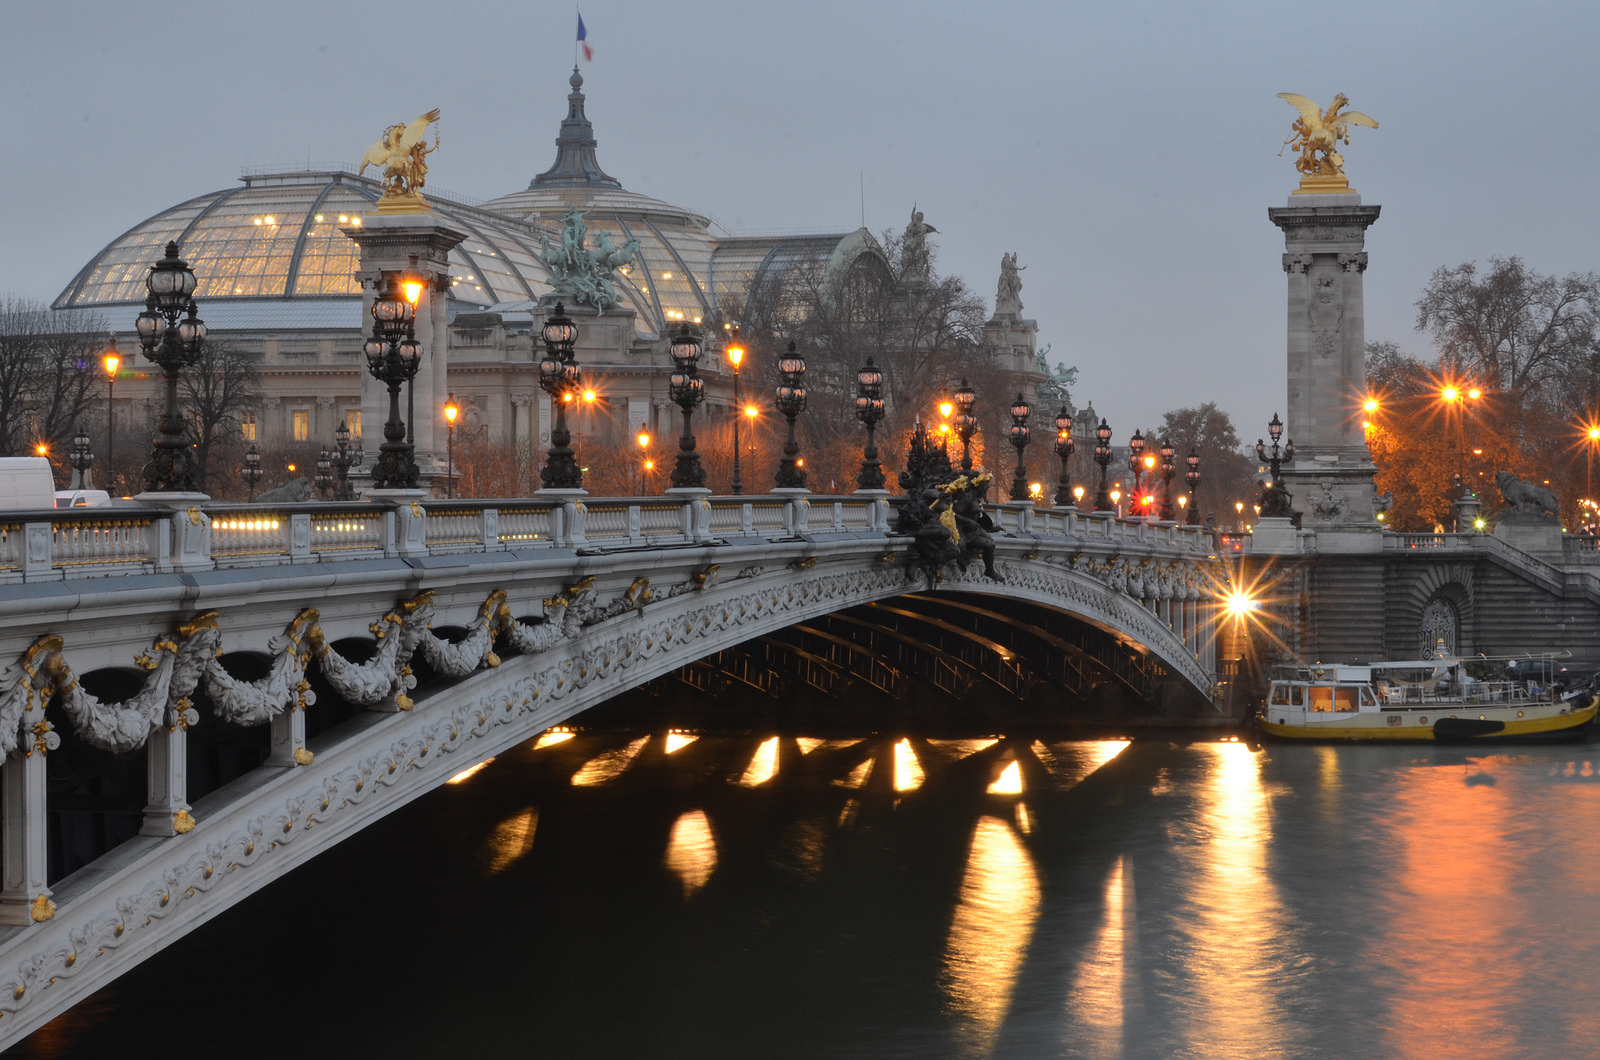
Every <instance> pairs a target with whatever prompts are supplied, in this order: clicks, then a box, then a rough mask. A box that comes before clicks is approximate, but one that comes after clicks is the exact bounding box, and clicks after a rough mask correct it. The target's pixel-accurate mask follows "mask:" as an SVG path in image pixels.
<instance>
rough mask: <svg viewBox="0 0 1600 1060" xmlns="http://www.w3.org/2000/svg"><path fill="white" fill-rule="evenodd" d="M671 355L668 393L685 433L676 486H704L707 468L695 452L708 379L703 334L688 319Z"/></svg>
mask: <svg viewBox="0 0 1600 1060" xmlns="http://www.w3.org/2000/svg"><path fill="white" fill-rule="evenodd" d="M668 352H669V353H670V354H671V355H672V365H673V371H672V377H671V379H670V380H669V382H668V388H667V392H668V396H670V397H671V398H672V400H673V401H674V402H676V403H677V405H678V408H680V409H682V410H683V434H682V435H681V436H680V437H679V438H678V462H677V463H675V464H674V465H673V466H672V488H673V489H702V488H704V486H705V484H706V469H705V468H704V467H702V466H701V465H700V454H699V453H697V452H695V440H694V430H693V427H694V409H695V406H696V405H698V404H700V402H702V401H704V400H705V399H706V381H705V380H704V379H701V378H700V337H699V336H698V335H696V334H695V332H694V329H693V328H692V327H690V325H689V323H688V322H687V321H685V322H684V324H683V327H682V328H681V329H680V330H679V331H678V334H677V335H676V336H675V337H674V338H673V340H672V345H671V346H670V347H668Z"/></svg>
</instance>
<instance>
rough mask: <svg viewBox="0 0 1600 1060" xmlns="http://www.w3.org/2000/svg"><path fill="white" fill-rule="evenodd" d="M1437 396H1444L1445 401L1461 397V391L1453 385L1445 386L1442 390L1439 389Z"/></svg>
mask: <svg viewBox="0 0 1600 1060" xmlns="http://www.w3.org/2000/svg"><path fill="white" fill-rule="evenodd" d="M1439 396H1440V397H1442V398H1444V399H1445V400H1446V401H1456V400H1458V399H1459V398H1460V397H1461V391H1459V390H1457V389H1456V388H1455V387H1453V386H1447V387H1445V388H1444V389H1443V390H1441V391H1439Z"/></svg>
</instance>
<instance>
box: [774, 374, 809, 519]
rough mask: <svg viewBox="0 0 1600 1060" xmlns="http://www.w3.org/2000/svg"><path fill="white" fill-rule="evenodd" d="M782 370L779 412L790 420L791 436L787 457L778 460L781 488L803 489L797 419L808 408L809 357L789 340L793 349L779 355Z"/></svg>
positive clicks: (802, 468)
mask: <svg viewBox="0 0 1600 1060" xmlns="http://www.w3.org/2000/svg"><path fill="white" fill-rule="evenodd" d="M778 371H779V372H781V373H782V374H783V381H782V382H780V383H779V384H778V389H777V393H776V395H775V396H776V399H777V406H778V411H779V412H781V413H783V417H784V419H786V420H788V421H789V439H788V441H786V442H784V443H783V459H782V460H781V461H779V463H778V474H777V487H778V489H795V490H803V489H805V488H806V473H805V470H804V467H805V461H804V460H801V459H800V443H799V442H797V441H795V437H794V418H795V417H796V416H798V415H800V413H802V412H804V411H805V410H806V388H805V384H804V383H803V382H802V380H803V379H804V378H805V374H806V359H805V358H804V357H803V356H801V355H800V353H799V352H798V351H796V349H795V345H794V343H792V342H791V343H789V350H788V352H787V353H785V354H784V355H783V356H782V357H779V358H778Z"/></svg>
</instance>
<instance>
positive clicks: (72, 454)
mask: <svg viewBox="0 0 1600 1060" xmlns="http://www.w3.org/2000/svg"><path fill="white" fill-rule="evenodd" d="M67 459H68V460H70V461H71V462H72V488H73V489H75V490H86V489H89V488H90V486H89V468H90V466H91V465H92V464H93V463H94V451H93V450H92V449H90V448H89V434H88V432H87V431H85V430H84V429H83V428H82V427H79V428H78V432H77V433H76V434H74V435H73V436H72V448H71V449H69V450H67Z"/></svg>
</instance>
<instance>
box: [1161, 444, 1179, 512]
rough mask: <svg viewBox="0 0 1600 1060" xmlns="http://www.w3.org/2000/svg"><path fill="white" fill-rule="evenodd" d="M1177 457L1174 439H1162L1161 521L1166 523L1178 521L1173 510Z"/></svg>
mask: <svg viewBox="0 0 1600 1060" xmlns="http://www.w3.org/2000/svg"><path fill="white" fill-rule="evenodd" d="M1177 455H1178V450H1177V449H1175V448H1173V445H1172V439H1170V438H1163V439H1161V521H1162V522H1164V523H1171V522H1175V521H1176V520H1177V516H1176V515H1175V514H1174V513H1173V510H1172V472H1173V469H1174V467H1175V466H1176V461H1175V460H1174V458H1175V457H1176V456H1177Z"/></svg>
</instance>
